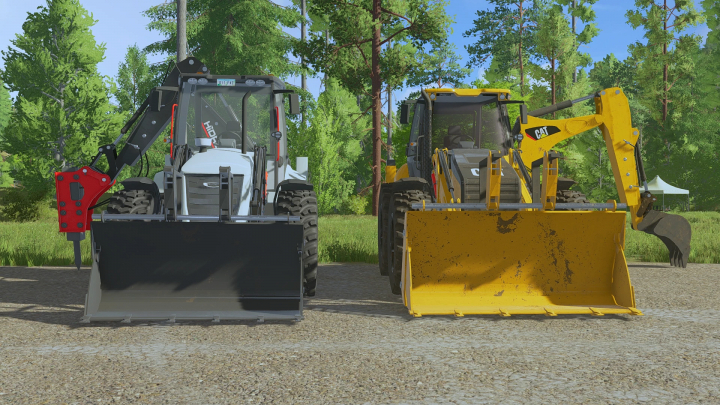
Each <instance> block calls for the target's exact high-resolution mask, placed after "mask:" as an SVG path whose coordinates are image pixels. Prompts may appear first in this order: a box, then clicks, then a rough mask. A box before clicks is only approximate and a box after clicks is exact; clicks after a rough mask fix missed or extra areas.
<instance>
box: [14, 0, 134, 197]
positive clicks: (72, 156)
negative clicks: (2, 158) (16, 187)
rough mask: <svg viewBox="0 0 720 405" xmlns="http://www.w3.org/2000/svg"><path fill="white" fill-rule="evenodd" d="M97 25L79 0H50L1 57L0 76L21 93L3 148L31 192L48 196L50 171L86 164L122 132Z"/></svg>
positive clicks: (31, 18) (50, 184) (32, 15)
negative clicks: (101, 68)
mask: <svg viewBox="0 0 720 405" xmlns="http://www.w3.org/2000/svg"><path fill="white" fill-rule="evenodd" d="M93 24H95V20H93V19H92V17H91V16H90V15H89V14H88V12H87V11H86V10H85V9H84V8H82V6H81V5H80V4H79V2H78V1H77V0H51V1H48V3H47V6H44V7H40V8H39V11H38V12H35V13H29V14H28V17H27V20H26V21H25V23H24V24H23V31H24V32H23V34H18V35H17V36H16V37H15V39H14V40H12V41H11V43H12V45H13V47H10V48H8V50H7V51H3V52H2V55H3V59H4V61H5V69H6V70H5V71H4V72H3V74H2V79H3V80H4V81H5V83H6V84H7V85H8V87H9V89H10V90H11V91H17V92H18V96H17V100H16V103H15V108H16V111H15V112H14V113H13V114H12V116H11V119H10V122H9V124H8V126H7V128H5V136H4V139H3V141H2V144H1V145H0V149H3V150H4V151H6V152H8V153H10V154H12V155H13V161H14V164H15V170H14V172H13V173H14V174H13V177H15V178H16V179H18V180H20V181H21V182H22V184H23V185H24V186H25V187H26V188H28V189H29V190H32V191H38V192H47V191H49V190H50V189H51V187H52V185H53V183H52V179H53V172H55V171H59V170H60V169H61V168H62V167H69V166H81V165H82V164H84V163H87V162H88V161H89V160H90V159H91V158H92V157H93V156H94V155H95V154H96V153H97V147H98V145H100V144H103V143H108V142H111V141H112V136H113V134H115V133H117V131H118V127H119V124H120V121H119V116H117V115H116V114H114V113H113V111H112V108H111V106H110V104H109V102H108V95H109V94H108V93H109V91H110V89H109V86H108V84H107V83H106V82H105V80H104V78H103V77H102V76H100V75H99V74H98V73H97V63H98V62H100V61H102V60H103V53H104V50H105V49H104V46H103V45H102V44H100V45H98V44H96V43H95V39H94V37H93V35H92V32H91V30H90V27H92V25H93Z"/></svg>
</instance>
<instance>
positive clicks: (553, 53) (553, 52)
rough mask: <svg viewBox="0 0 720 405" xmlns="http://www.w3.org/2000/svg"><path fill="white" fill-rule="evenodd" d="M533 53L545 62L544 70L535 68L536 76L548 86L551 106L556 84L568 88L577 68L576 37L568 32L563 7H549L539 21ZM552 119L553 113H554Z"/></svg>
mask: <svg viewBox="0 0 720 405" xmlns="http://www.w3.org/2000/svg"><path fill="white" fill-rule="evenodd" d="M535 36H536V38H535V43H536V48H535V51H536V53H537V54H538V55H539V56H541V58H542V59H544V61H546V62H547V63H548V67H547V68H543V67H541V66H535V70H536V71H537V72H538V73H539V74H538V75H537V76H538V77H539V78H542V79H543V80H545V81H546V82H548V83H549V84H550V94H551V97H550V100H549V103H550V104H555V103H557V102H558V100H557V87H558V84H560V85H562V86H563V87H567V86H569V85H570V84H571V83H572V74H573V72H574V71H575V67H576V66H577V65H576V63H577V58H576V56H577V53H576V51H575V49H574V45H575V42H574V41H575V37H574V35H573V34H572V31H570V27H569V26H568V21H567V19H566V18H565V15H564V14H563V13H562V8H561V7H559V6H554V7H551V8H549V9H548V10H547V11H546V12H545V13H543V15H542V16H541V17H540V18H539V20H538V29H537V31H536V32H535ZM553 116H554V114H553Z"/></svg>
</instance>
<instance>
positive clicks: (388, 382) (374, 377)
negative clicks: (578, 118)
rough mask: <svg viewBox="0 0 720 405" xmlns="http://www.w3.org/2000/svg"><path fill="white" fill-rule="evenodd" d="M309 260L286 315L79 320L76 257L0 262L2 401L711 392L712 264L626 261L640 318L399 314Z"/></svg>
mask: <svg viewBox="0 0 720 405" xmlns="http://www.w3.org/2000/svg"><path fill="white" fill-rule="evenodd" d="M319 273H320V274H319V276H318V277H319V278H318V279H319V280H320V283H321V284H320V285H319V287H318V296H317V297H315V298H314V299H310V300H308V301H307V304H306V305H307V307H306V311H305V320H304V321H302V322H300V323H265V324H256V323H242V322H222V323H221V324H219V325H215V324H211V323H210V322H203V323H200V322H198V323H184V324H175V325H164V324H158V323H149V324H148V323H146V324H140V323H133V324H131V325H126V324H120V323H99V324H91V325H89V326H88V325H81V324H79V323H78V320H79V319H80V316H81V314H82V304H83V301H84V296H85V292H86V288H87V284H88V276H89V270H86V269H83V270H81V271H77V270H74V269H72V270H71V269H66V268H62V269H51V268H20V267H0V404H5V403H8V404H15V403H27V404H40V403H51V404H59V403H81V404H85V403H168V404H177V403H190V404H225V403H227V404H234V403H254V404H258V403H275V404H296V403H305V404H323V403H333V404H334V403H343V404H362V403H369V404H398V403H403V404H435V403H441V404H443V403H458V404H462V403H508V404H515V403H517V404H527V403H589V404H600V403H603V404H604V403H636V402H643V401H647V402H652V403H669V404H670V403H671V404H679V403H720V298H719V297H718V293H717V292H718V286H720V265H699V264H698V265H693V264H690V265H688V268H687V269H680V270H677V269H674V268H670V267H668V266H667V265H664V264H663V265H660V266H658V265H657V264H644V263H631V265H630V273H631V277H632V281H633V284H634V285H635V294H636V298H637V300H638V308H639V309H640V310H642V311H643V312H644V313H645V314H646V316H640V317H632V316H603V317H590V316H558V317H557V318H546V317H538V316H513V317H510V318H502V317H499V316H498V317H495V316H489V317H465V318H457V319H456V318H453V317H423V318H419V319H413V318H411V317H410V316H409V315H408V314H407V311H406V310H405V308H404V307H403V305H402V304H401V302H400V298H399V297H397V296H394V295H392V294H390V292H389V291H390V287H389V286H388V281H387V278H386V277H381V276H380V275H379V274H378V270H377V266H372V265H364V264H337V265H325V266H321V268H320V271H319Z"/></svg>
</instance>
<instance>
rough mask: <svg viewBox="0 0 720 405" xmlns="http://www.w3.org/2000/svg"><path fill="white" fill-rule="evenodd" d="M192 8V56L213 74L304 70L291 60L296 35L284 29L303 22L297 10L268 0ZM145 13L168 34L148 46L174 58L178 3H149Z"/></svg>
mask: <svg viewBox="0 0 720 405" xmlns="http://www.w3.org/2000/svg"><path fill="white" fill-rule="evenodd" d="M187 7H188V9H187V11H188V17H187V42H188V48H189V49H190V52H189V53H188V55H192V56H194V57H196V58H198V59H200V60H201V61H203V63H204V64H205V65H207V66H208V68H210V71H211V72H213V73H215V74H225V75H266V74H273V75H275V76H278V77H281V78H286V77H288V76H290V75H294V74H299V73H300V70H301V69H300V66H299V65H298V64H296V63H294V62H292V61H290V60H288V58H287V55H288V53H289V52H290V51H291V49H292V45H293V42H294V38H292V37H291V36H290V35H289V34H286V33H285V32H284V31H283V28H290V27H295V26H296V25H297V24H298V23H299V22H300V19H301V16H300V13H299V11H298V10H297V8H294V7H291V8H286V7H282V6H279V5H277V4H275V3H273V2H271V1H268V0H237V1H225V0H195V1H189V2H188V5H187ZM143 14H144V15H145V16H146V17H149V18H150V19H152V22H151V23H150V24H149V25H148V28H149V29H150V30H151V31H159V32H160V33H161V34H163V35H165V37H166V38H165V39H164V40H162V41H159V42H156V43H154V44H151V45H150V46H148V47H147V48H145V50H146V51H148V52H150V53H161V54H166V55H170V56H172V57H173V58H174V55H175V52H176V47H177V39H176V16H177V9H176V7H175V3H174V2H171V3H165V4H161V5H158V6H153V7H150V8H149V9H148V10H147V11H145V12H144V13H143Z"/></svg>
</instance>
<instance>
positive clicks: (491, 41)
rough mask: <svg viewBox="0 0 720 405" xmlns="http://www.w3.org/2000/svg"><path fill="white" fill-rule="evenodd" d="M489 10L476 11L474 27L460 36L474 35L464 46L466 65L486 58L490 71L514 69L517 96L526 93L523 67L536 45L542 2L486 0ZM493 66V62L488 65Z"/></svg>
mask: <svg viewBox="0 0 720 405" xmlns="http://www.w3.org/2000/svg"><path fill="white" fill-rule="evenodd" d="M488 2H489V3H491V4H493V5H494V8H493V9H492V10H478V11H477V17H478V18H477V19H475V21H473V24H474V27H473V28H471V29H469V30H467V31H465V33H463V36H465V37H474V38H477V41H476V42H475V43H474V44H472V45H467V46H466V47H465V49H467V52H468V54H470V60H469V61H468V67H470V66H480V65H482V64H483V63H484V62H485V61H486V60H488V59H489V58H492V62H493V63H494V64H495V67H494V69H493V71H499V72H510V71H512V70H517V72H518V73H519V74H518V76H519V81H520V95H525V92H526V90H527V88H526V86H527V84H526V81H525V77H526V71H525V69H526V67H527V66H528V64H529V62H530V59H531V55H532V54H533V52H534V48H535V39H536V35H535V32H536V30H537V18H538V17H539V15H538V14H539V11H541V9H542V6H543V2H542V1H538V0H533V1H530V0H519V1H518V0H489V1H488ZM491 66H492V65H491Z"/></svg>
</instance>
